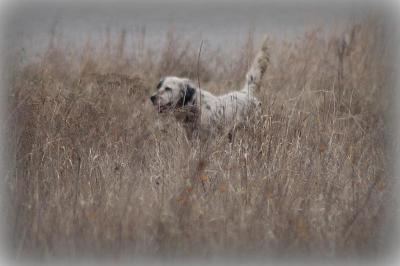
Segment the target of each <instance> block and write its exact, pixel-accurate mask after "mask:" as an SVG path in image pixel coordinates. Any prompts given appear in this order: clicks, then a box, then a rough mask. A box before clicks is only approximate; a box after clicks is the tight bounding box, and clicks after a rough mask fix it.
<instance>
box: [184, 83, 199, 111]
mask: <svg viewBox="0 0 400 266" xmlns="http://www.w3.org/2000/svg"><path fill="white" fill-rule="evenodd" d="M195 94H196V89H195V88H194V87H192V85H191V84H190V83H189V82H188V83H186V84H185V88H184V90H183V96H182V105H183V106H185V105H187V104H189V103H191V102H193V99H194V97H195Z"/></svg>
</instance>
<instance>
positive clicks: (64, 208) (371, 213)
mask: <svg viewBox="0 0 400 266" xmlns="http://www.w3.org/2000/svg"><path fill="white" fill-rule="evenodd" d="M126 34H127V33H126V32H121V34H120V38H119V39H116V40H111V39H109V38H106V39H105V40H104V43H101V44H100V45H99V44H98V43H97V44H96V45H94V44H92V43H91V42H89V41H88V42H87V44H86V45H85V46H84V47H81V49H77V50H74V49H73V48H68V47H67V46H64V45H63V42H62V40H59V39H56V38H52V39H51V40H49V47H48V49H47V51H46V52H45V53H44V54H43V56H41V57H40V59H36V60H34V61H31V62H28V63H23V64H22V63H18V61H17V63H16V64H14V65H13V70H12V71H11V77H10V90H9V98H8V103H9V106H8V110H9V112H8V120H7V123H8V125H7V128H8V136H7V140H8V147H7V151H8V154H10V158H9V164H8V165H9V166H10V167H9V171H8V174H7V177H6V188H5V190H6V192H7V197H8V202H9V204H8V209H7V222H8V224H7V232H8V241H9V245H10V249H11V250H12V252H13V253H12V254H13V256H16V257H26V256H37V257H40V258H48V257H57V256H77V257H79V256H88V255H90V256H93V255H94V256H123V255H129V256H166V257H180V256H183V257H187V256H195V257H205V256H218V255H227V256H229V255H235V256H239V255H251V254H255V255H257V254H258V255H261V254H262V255H267V256H272V257H290V256H291V255H293V254H305V255H312V256H322V257H335V256H353V255H357V256H358V255H364V254H369V255H371V256H376V255H377V254H383V253H384V252H383V250H385V249H386V248H388V245H387V244H386V242H387V239H386V238H385V235H386V233H387V231H389V233H390V232H391V231H392V228H391V227H390V226H389V224H390V223H389V222H388V221H389V220H390V219H388V217H389V218H390V213H391V212H390V211H388V209H390V204H389V202H390V201H391V196H390V193H389V192H390V187H391V186H392V183H393V181H392V179H391V174H390V173H391V171H390V170H391V169H390V165H391V162H392V159H391V156H390V154H391V153H390V149H389V148H390V146H391V145H392V144H391V139H390V136H389V134H388V128H389V126H390V125H389V124H390V123H389V121H388V118H387V116H386V114H387V111H388V108H389V107H390V106H389V105H390V101H389V99H390V95H391V94H390V93H391V90H392V88H393V86H394V85H393V81H392V79H393V77H392V73H393V69H392V65H391V60H390V59H391V58H390V56H391V55H390V46H389V45H388V43H387V42H386V40H387V39H386V34H387V33H386V32H385V30H384V27H383V26H382V24H380V22H379V20H376V19H373V18H368V19H365V20H362V21H360V23H358V24H354V25H348V27H347V29H346V30H344V32H338V33H327V32H324V31H321V30H315V31H311V32H308V33H306V34H304V36H303V37H301V38H296V39H293V40H291V41H277V40H274V39H273V38H270V53H271V64H270V66H269V67H268V69H267V72H266V75H265V76H264V78H263V81H262V86H261V89H260V90H259V91H257V92H256V95H257V96H258V97H259V98H260V99H261V101H262V106H263V107H262V109H263V110H262V115H261V116H259V117H255V118H252V119H251V120H250V121H249V123H248V124H247V126H246V128H243V129H239V130H238V132H237V134H236V137H235V140H234V142H233V143H230V142H229V140H228V138H227V137H226V136H219V137H216V138H212V139H209V140H208V141H207V143H204V142H201V141H200V140H199V139H192V140H188V139H187V137H186V135H185V132H184V130H183V128H182V127H181V126H180V125H179V124H178V123H177V122H176V121H175V120H174V119H173V117H172V116H171V115H168V114H163V115H159V114H158V113H157V112H155V110H154V108H153V107H152V105H151V102H150V100H149V95H150V94H151V93H152V92H153V91H154V90H155V86H156V84H157V82H158V80H159V78H160V77H161V76H165V75H178V76H186V77H189V78H191V79H193V80H197V76H198V75H197V73H199V79H200V81H201V87H202V88H207V90H209V91H211V92H213V93H216V94H221V93H224V92H227V91H229V90H231V89H234V88H238V87H239V86H240V85H241V82H243V80H244V76H245V74H246V71H247V67H248V65H249V63H250V62H251V60H252V58H253V56H254V54H255V52H256V51H257V49H258V46H259V43H256V42H254V41H253V37H252V35H251V34H249V36H247V37H246V36H243V45H242V48H241V49H239V50H237V53H232V54H227V53H224V51H220V50H215V51H214V50H207V49H205V50H203V51H202V54H201V57H200V62H199V68H198V67H197V65H198V62H197V57H198V52H199V44H198V43H191V42H190V41H189V40H187V39H185V38H184V37H182V36H180V34H179V32H176V31H174V30H170V31H169V32H168V33H167V34H166V37H165V38H166V39H165V44H164V45H163V47H161V50H157V51H155V50H152V48H150V47H147V46H146V44H145V42H144V39H145V36H137V38H136V40H137V41H136V42H135V43H136V44H137V45H136V46H134V47H129V48H130V49H128V48H127V45H128V44H127V42H126ZM128 50H132V51H130V52H127V51H128ZM21 56H23V55H21ZM382 252H383V253H382Z"/></svg>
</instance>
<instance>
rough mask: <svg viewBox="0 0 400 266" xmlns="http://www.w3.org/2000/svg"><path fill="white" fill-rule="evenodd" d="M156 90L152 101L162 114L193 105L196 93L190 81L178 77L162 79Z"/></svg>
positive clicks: (151, 98)
mask: <svg viewBox="0 0 400 266" xmlns="http://www.w3.org/2000/svg"><path fill="white" fill-rule="evenodd" d="M156 89H157V91H156V93H155V94H153V95H152V96H151V97H150V100H151V101H152V103H153V105H154V106H155V107H156V108H157V110H158V112H160V113H162V112H165V111H167V110H174V109H176V108H180V107H183V106H185V105H188V104H190V103H193V100H194V97H195V93H196V89H195V88H193V86H192V85H191V82H190V80H189V79H185V78H178V77H165V78H163V79H161V80H160V82H159V83H158V85H157V88H156Z"/></svg>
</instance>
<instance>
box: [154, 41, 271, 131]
mask: <svg viewBox="0 0 400 266" xmlns="http://www.w3.org/2000/svg"><path fill="white" fill-rule="evenodd" d="M268 63H269V52H268V46H267V39H266V40H265V41H264V42H263V45H262V47H261V49H260V51H259V52H258V54H257V56H256V57H255V59H254V61H253V63H252V65H251V67H250V69H249V70H248V72H247V74H246V80H245V83H244V85H243V87H242V89H241V90H238V91H232V92H229V93H227V94H224V95H220V96H216V95H214V94H212V93H210V92H208V91H206V90H204V89H200V88H198V87H197V86H196V85H195V84H194V82H192V81H190V80H189V79H187V78H180V77H173V76H168V77H165V78H162V79H161V80H160V82H159V83H158V85H157V91H156V93H155V94H153V95H152V96H151V97H150V100H151V101H152V103H153V105H154V106H155V107H156V109H157V111H158V112H159V113H165V112H172V113H173V114H174V116H175V118H176V119H177V120H178V121H180V122H182V124H183V126H184V127H185V129H186V131H187V133H188V135H191V134H192V133H193V132H196V131H197V132H204V131H205V132H216V131H219V130H223V129H227V131H228V132H229V131H230V130H232V129H233V128H234V127H235V126H237V125H238V124H240V123H242V122H244V121H245V120H246V118H247V117H248V116H249V114H250V113H251V112H254V111H256V112H257V111H259V110H260V105H261V103H260V101H259V100H258V99H257V98H256V97H255V96H254V95H253V93H254V91H255V90H256V89H257V88H258V87H259V85H260V81H261V79H262V77H263V75H264V73H265V70H266V69H267V66H268ZM249 112H250V113H249Z"/></svg>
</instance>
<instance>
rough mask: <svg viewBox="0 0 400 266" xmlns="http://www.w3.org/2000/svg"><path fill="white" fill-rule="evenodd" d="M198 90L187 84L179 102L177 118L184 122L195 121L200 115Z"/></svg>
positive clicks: (176, 112) (176, 111)
mask: <svg viewBox="0 0 400 266" xmlns="http://www.w3.org/2000/svg"><path fill="white" fill-rule="evenodd" d="M197 94H198V90H197V89H196V88H193V87H191V86H189V85H188V86H187V87H186V89H185V92H184V95H183V96H182V98H181V99H180V100H179V101H178V103H177V105H176V106H177V107H178V108H177V109H176V110H175V112H174V113H175V118H176V119H178V120H180V121H182V122H184V123H195V122H196V121H197V118H198V117H199V106H198V102H197Z"/></svg>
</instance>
